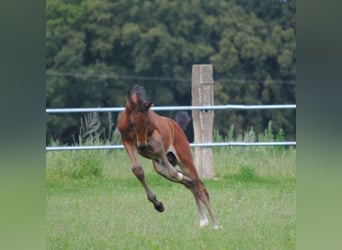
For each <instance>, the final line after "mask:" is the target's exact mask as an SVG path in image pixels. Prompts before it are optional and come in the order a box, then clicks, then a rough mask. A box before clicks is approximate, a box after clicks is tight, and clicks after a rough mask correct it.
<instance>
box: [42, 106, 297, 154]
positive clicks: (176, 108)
mask: <svg viewBox="0 0 342 250" xmlns="http://www.w3.org/2000/svg"><path fill="white" fill-rule="evenodd" d="M124 109H125V108H124V107H110V108H55V109H46V113H48V114H56V113H85V112H121V111H123V110H124ZM152 109H153V110H155V111H181V110H223V109H228V110H233V109H243V110H253V109H296V104H282V105H215V106H159V107H158V106H156V107H152ZM222 146H226V147H227V146H240V147H245V146H296V142H295V141H288V142H209V143H190V147H222ZM123 148H124V147H123V145H92V146H58V147H53V146H50V147H46V151H63V150H112V149H123Z"/></svg>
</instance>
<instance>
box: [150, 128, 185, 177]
mask: <svg viewBox="0 0 342 250" xmlns="http://www.w3.org/2000/svg"><path fill="white" fill-rule="evenodd" d="M148 145H149V146H150V147H151V148H152V150H153V152H154V153H155V154H157V155H158V157H159V159H158V160H156V161H157V162H159V161H162V162H159V164H157V165H159V167H158V166H155V169H156V171H157V172H158V173H159V174H161V175H163V176H164V177H165V178H167V179H169V180H171V181H176V182H182V181H183V179H184V178H187V177H185V176H184V175H183V174H182V173H180V172H179V171H177V170H176V169H175V168H174V167H173V166H172V165H171V163H170V162H169V160H168V159H167V155H166V152H165V149H164V144H163V142H162V139H161V136H160V134H159V132H157V131H156V130H155V131H154V132H153V133H152V135H151V137H150V138H148ZM161 166H162V168H161ZM187 179H189V178H187ZM189 180H190V179H189Z"/></svg>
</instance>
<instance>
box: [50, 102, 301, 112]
mask: <svg viewBox="0 0 342 250" xmlns="http://www.w3.org/2000/svg"><path fill="white" fill-rule="evenodd" d="M295 108H296V104H279V105H278V104H276V105H230V104H228V105H215V106H159V107H158V106H156V107H152V109H153V110H155V111H181V110H222V109H228V110H232V109H243V110H251V109H295ZM124 110H125V108H124V107H112V108H55V109H51V108H50V109H46V113H49V114H53V113H85V112H121V111H124Z"/></svg>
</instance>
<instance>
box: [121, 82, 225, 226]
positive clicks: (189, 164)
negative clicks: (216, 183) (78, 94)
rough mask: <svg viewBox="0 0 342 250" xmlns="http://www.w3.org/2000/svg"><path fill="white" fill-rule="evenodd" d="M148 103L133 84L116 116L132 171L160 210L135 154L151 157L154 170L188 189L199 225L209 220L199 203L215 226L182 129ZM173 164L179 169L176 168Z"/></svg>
mask: <svg viewBox="0 0 342 250" xmlns="http://www.w3.org/2000/svg"><path fill="white" fill-rule="evenodd" d="M151 106H152V103H151V102H147V101H146V100H145V90H144V89H143V88H142V87H140V86H138V85H135V86H134V87H133V89H132V91H131V92H130V91H128V92H127V101H126V105H125V111H124V112H123V113H122V114H121V116H120V119H119V123H118V129H119V131H120V134H121V139H122V143H123V145H124V147H125V149H126V152H127V154H128V156H129V158H130V160H131V164H132V172H133V173H134V174H135V176H136V177H137V179H138V180H139V181H140V182H141V184H142V185H143V187H144V189H145V191H146V194H147V198H148V200H149V201H150V202H152V203H153V205H154V208H155V209H156V210H157V211H159V212H163V211H164V205H163V203H162V202H160V201H158V200H157V197H156V195H155V194H154V193H152V191H151V190H150V188H149V187H148V185H147V183H146V181H145V177H144V170H143V169H142V167H141V166H140V165H139V163H138V161H137V154H140V155H142V156H143V157H145V158H148V159H151V160H152V163H153V167H154V169H155V171H156V172H157V173H158V174H160V175H162V176H163V177H165V178H166V179H168V180H170V181H173V182H177V183H181V184H183V185H184V186H185V187H187V188H188V189H189V190H190V191H191V192H192V194H193V196H194V198H195V201H196V205H197V208H198V212H199V217H200V227H203V226H205V225H207V224H208V223H209V222H208V219H207V217H206V215H205V213H204V211H203V208H202V203H203V204H204V205H205V206H206V208H207V210H208V212H209V215H210V217H211V219H212V223H213V227H214V228H215V229H218V228H219V225H218V222H217V220H216V217H215V215H214V213H213V211H212V209H211V207H210V202H209V194H208V191H207V189H206V188H205V186H204V184H203V183H202V181H201V180H200V179H199V177H198V174H197V171H196V168H195V166H194V163H193V159H192V154H191V150H190V147H189V143H188V140H187V138H186V136H185V134H184V132H183V130H182V129H181V128H180V126H179V125H178V124H177V123H176V122H175V121H174V120H172V119H170V118H167V117H164V116H159V115H157V114H156V113H155V112H154V111H152V110H151V109H150V108H151ZM176 165H178V166H179V167H180V169H181V170H177V169H176V168H175V167H176ZM201 202H202V203H201Z"/></svg>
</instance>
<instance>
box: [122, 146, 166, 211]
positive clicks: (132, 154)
mask: <svg viewBox="0 0 342 250" xmlns="http://www.w3.org/2000/svg"><path fill="white" fill-rule="evenodd" d="M122 143H123V145H124V147H125V149H126V152H127V154H128V156H129V158H130V160H131V164H132V172H133V173H134V175H135V176H136V177H137V179H138V180H139V181H140V183H141V184H142V185H143V187H144V189H145V192H146V195H147V199H148V200H149V201H150V202H152V203H153V205H154V208H155V209H156V210H157V211H159V212H163V211H164V205H163V203H162V202H160V201H158V200H157V196H156V195H155V194H154V193H152V191H151V190H150V188H149V186H148V185H147V183H146V181H145V174H144V170H143V168H142V167H141V166H140V165H139V163H138V161H137V149H136V147H135V146H134V144H133V142H132V141H128V140H122Z"/></svg>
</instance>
